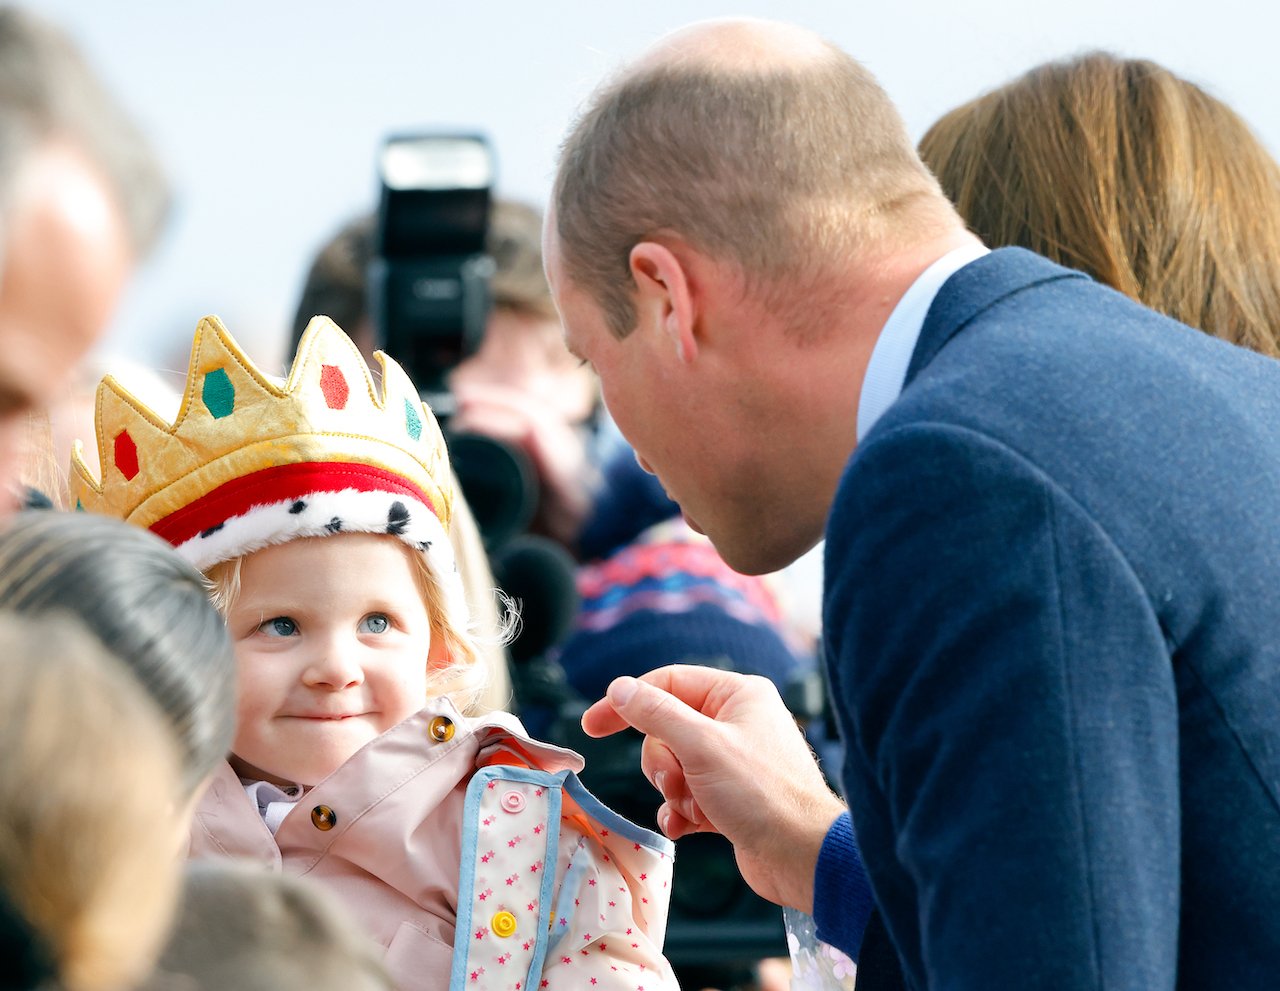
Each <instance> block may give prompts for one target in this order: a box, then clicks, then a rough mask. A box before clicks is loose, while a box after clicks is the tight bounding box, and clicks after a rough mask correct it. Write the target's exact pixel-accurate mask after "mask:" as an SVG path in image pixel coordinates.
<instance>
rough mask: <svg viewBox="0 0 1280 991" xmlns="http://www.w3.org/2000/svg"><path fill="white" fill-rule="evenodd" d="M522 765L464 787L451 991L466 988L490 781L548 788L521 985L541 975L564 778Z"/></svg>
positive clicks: (484, 771)
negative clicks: (538, 883)
mask: <svg viewBox="0 0 1280 991" xmlns="http://www.w3.org/2000/svg"><path fill="white" fill-rule="evenodd" d="M568 773H569V772H568V771H559V772H557V773H555V774H552V773H549V772H547V771H535V770H530V769H529V768H524V767H509V766H506V765H495V766H493V767H483V768H481V769H480V770H478V771H476V773H475V774H474V775H472V777H471V781H470V782H469V783H468V784H467V798H466V802H465V804H464V805H463V812H462V857H461V860H462V863H461V864H460V865H459V872H458V919H457V926H456V927H455V928H454V931H453V963H452V966H451V967H450V970H449V988H450V991H464V989H465V988H466V984H467V957H468V956H469V955H470V953H471V942H472V940H471V923H472V912H471V909H472V906H473V905H474V902H475V888H476V849H477V846H478V845H479V828H480V827H479V823H480V802H481V800H482V799H483V798H484V795H485V792H487V791H488V789H489V782H490V781H494V780H497V781H523V782H525V783H527V784H533V785H538V786H540V787H544V788H546V789H547V822H546V834H547V835H546V849H545V852H544V854H543V857H542V887H541V888H540V889H539V896H538V920H537V923H536V924H535V925H536V928H537V940H538V941H537V945H536V946H535V947H534V952H533V958H532V962H531V963H530V966H529V973H528V974H527V975H526V977H525V987H526V988H528V987H532V981H533V980H534V979H535V976H536V975H540V974H541V973H542V962H543V959H544V958H545V956H546V951H547V937H548V935H549V933H548V931H547V923H548V922H549V921H550V914H549V910H550V901H551V889H552V886H553V885H554V884H555V873H556V851H557V850H558V848H559V846H560V809H561V805H562V802H561V798H562V795H561V792H562V789H563V784H564V776H565V775H566V774H568Z"/></svg>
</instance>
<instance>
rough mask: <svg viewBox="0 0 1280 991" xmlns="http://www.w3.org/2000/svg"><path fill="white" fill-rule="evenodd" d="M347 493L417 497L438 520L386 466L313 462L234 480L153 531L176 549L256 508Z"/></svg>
mask: <svg viewBox="0 0 1280 991" xmlns="http://www.w3.org/2000/svg"><path fill="white" fill-rule="evenodd" d="M345 489H355V490H357V491H359V492H395V493H399V494H400V495H404V496H408V497H409V498H411V499H416V500H417V501H418V502H420V503H422V504H423V505H424V506H426V507H427V508H429V509H430V510H431V512H432V513H435V515H436V518H437V519H439V517H440V514H439V512H438V511H437V510H436V507H435V506H434V505H433V504H432V502H431V500H430V499H428V498H427V496H426V494H425V493H424V492H423V491H422V490H421V489H420V488H418V487H417V486H416V485H413V484H412V483H410V482H408V481H406V480H405V479H404V478H403V477H402V476H400V475H397V474H395V473H393V472H390V471H387V470H386V469H385V468H377V467H375V466H373V465H366V464H360V463H358V462H341V461H313V462H305V463H302V464H291V465H278V466H276V467H274V468H264V469H262V471H255V472H254V473H253V474H252V475H245V476H243V477H241V478H234V479H232V480H231V481H229V482H227V483H225V484H224V485H219V486H218V487H217V488H216V489H214V490H213V491H212V492H210V493H209V494H208V495H206V496H202V497H201V498H199V499H197V500H196V501H195V502H193V503H191V504H190V505H188V506H184V507H183V508H182V509H179V510H178V511H177V512H176V513H170V514H169V515H168V516H166V517H164V519H161V520H157V521H156V522H155V523H153V524H152V526H151V530H152V532H153V533H155V534H157V535H159V536H161V537H163V538H164V539H165V540H167V541H169V543H171V544H173V546H174V547H179V546H181V545H182V544H184V543H186V542H187V541H188V540H190V539H191V538H192V537H194V536H195V535H196V534H198V533H203V532H204V531H205V530H208V529H209V528H210V527H216V526H218V525H219V524H222V523H225V522H226V521H227V520H229V519H234V518H235V517H237V516H241V515H243V514H244V513H247V512H248V511H249V510H250V509H253V507H255V506H269V505H271V504H273V503H277V502H284V501H286V500H289V499H305V498H306V497H307V496H309V495H312V494H314V493H317V492H342V491H343V490H345Z"/></svg>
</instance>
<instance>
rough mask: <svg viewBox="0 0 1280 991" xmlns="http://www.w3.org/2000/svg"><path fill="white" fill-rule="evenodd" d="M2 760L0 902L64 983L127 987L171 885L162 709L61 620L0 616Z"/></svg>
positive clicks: (167, 748) (157, 928)
mask: <svg viewBox="0 0 1280 991" xmlns="http://www.w3.org/2000/svg"><path fill="white" fill-rule="evenodd" d="M0 752H2V753H3V754H4V762H3V764H0V892H2V893H3V899H4V900H5V901H7V902H8V903H9V905H11V906H12V909H13V910H14V911H15V912H16V914H17V915H18V916H19V917H20V918H21V919H22V920H23V921H24V923H25V925H26V926H27V927H28V928H29V930H30V936H31V937H32V944H31V945H32V946H38V947H41V948H43V950H44V951H45V953H46V954H47V964H51V965H52V969H53V970H55V971H56V973H57V976H58V979H59V986H62V987H66V988H68V989H71V991H98V989H101V991H108V989H111V988H117V987H122V986H130V985H131V984H132V982H133V981H136V980H137V979H139V978H140V977H142V976H143V975H144V974H145V973H146V971H147V970H148V969H149V968H150V966H151V964H152V962H153V961H154V959H155V956H156V954H157V953H158V951H159V948H160V944H161V940H162V939H163V937H164V934H165V930H166V929H167V926H168V923H169V919H170V916H171V912H172V907H173V902H174V895H175V892H176V889H177V882H178V878H179V856H178V854H179V849H178V847H179V836H180V823H179V818H180V816H179V803H178V802H177V801H176V796H177V794H178V769H177V756H176V754H175V752H174V748H173V745H172V736H171V734H170V733H169V731H168V728H167V727H166V726H165V724H164V722H163V720H162V719H161V716H160V713H159V711H158V710H157V709H156V707H155V706H154V705H153V704H152V703H151V701H150V699H149V698H147V696H146V695H145V694H144V692H143V690H142V688H141V687H140V686H139V685H138V684H137V681H136V679H135V678H134V677H132V675H131V674H130V673H129V672H128V671H127V670H126V669H125V668H124V667H123V666H122V665H121V664H120V662H119V661H117V660H116V659H115V658H113V657H112V656H110V655H109V654H108V653H107V652H106V650H105V649H104V648H103V647H102V646H101V645H100V644H99V643H97V642H96V641H95V640H94V638H92V637H91V636H89V635H88V634H87V633H86V632H84V631H83V630H81V629H79V628H78V624H76V623H74V622H73V621H72V620H71V619H70V618H69V617H62V616H57V615H50V616H48V617H46V618H44V619H43V620H40V621H38V622H36V621H33V620H32V618H31V617H28V616H23V617H17V616H14V615H13V614H11V613H4V614H0ZM166 803H168V804H166ZM11 924H12V923H11ZM6 963H7V964H12V963H13V961H9V960H6Z"/></svg>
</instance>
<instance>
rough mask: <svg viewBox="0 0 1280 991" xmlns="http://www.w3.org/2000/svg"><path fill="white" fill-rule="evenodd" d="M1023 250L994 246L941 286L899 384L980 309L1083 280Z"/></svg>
mask: <svg viewBox="0 0 1280 991" xmlns="http://www.w3.org/2000/svg"><path fill="white" fill-rule="evenodd" d="M1087 278H1088V276H1087V275H1085V274H1083V273H1082V272H1076V271H1073V270H1072V269H1069V268H1063V267H1062V266H1061V265H1055V264H1054V263H1053V262H1051V261H1049V260H1048V259H1047V258H1042V257H1041V256H1040V255H1037V254H1035V253H1034V252H1031V251H1027V250H1025V249H1024V248H1000V249H999V250H997V251H993V252H991V254H989V255H984V256H983V257H981V258H979V259H978V260H977V261H973V262H970V263H969V264H968V265H966V266H965V267H964V268H962V269H960V270H959V271H958V272H956V273H955V275H953V276H951V278H949V279H948V280H947V281H946V282H944V283H943V284H942V288H941V289H939V290H938V294H937V296H935V297H934V299H933V305H932V306H930V307H929V314H928V316H926V317H925V320H924V327H923V328H922V329H921V331H920V338H919V340H918V341H917V342H916V349H915V351H914V352H912V355H911V364H910V365H908V366H907V376H906V380H905V381H904V383H903V386H904V388H905V387H906V386H907V385H910V384H911V381H912V379H914V378H915V377H916V375H917V374H918V373H919V372H920V370H921V369H922V368H924V367H925V366H926V365H927V364H929V362H931V361H932V360H933V359H934V357H935V356H936V355H937V354H938V352H939V351H941V350H942V349H943V348H944V347H945V346H946V344H947V342H948V341H950V340H951V338H953V337H955V336H956V334H958V333H960V331H962V330H964V328H965V327H966V326H967V325H968V324H969V323H970V322H971V321H972V320H973V319H974V318H975V317H977V316H979V315H980V314H981V313H983V312H984V311H985V310H988V309H990V308H991V307H992V306H994V305H995V304H996V303H998V302H1000V301H1001V300H1002V299H1004V298H1006V297H1008V296H1011V295H1013V294H1014V293H1016V292H1020V291H1022V290H1023V289H1028V288H1030V287H1031V286H1036V285H1042V284H1043V283H1046V282H1056V281H1058V280H1059V279H1087Z"/></svg>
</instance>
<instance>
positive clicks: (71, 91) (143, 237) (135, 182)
mask: <svg viewBox="0 0 1280 991" xmlns="http://www.w3.org/2000/svg"><path fill="white" fill-rule="evenodd" d="M56 141H65V142H67V143H68V144H70V145H72V146H73V147H75V148H77V149H78V150H80V151H81V152H82V153H83V154H84V155H85V156H86V157H87V158H88V160H89V161H90V162H91V163H92V164H93V165H94V166H95V167H96V168H97V169H98V170H99V171H100V172H101V173H102V177H103V178H104V179H105V180H106V181H107V183H108V186H109V187H110V189H111V190H112V192H113V193H114V194H115V196H116V198H117V200H118V202H119V206H120V210H121V214H122V215H123V217H124V219H125V224H126V229H127V231H128V234H129V241H130V246H131V247H132V249H133V252H134V254H135V256H136V257H139V258H141V257H143V256H144V255H146V254H147V252H148V251H149V250H150V249H151V247H152V246H153V245H154V243H155V241H156V239H157V237H158V236H159V233H160V230H161V228H162V226H163V224H164V221H165V218H166V217H167V216H168V211H169V187H168V183H167V182H166V180H165V178H164V172H163V169H162V168H161V166H160V163H159V161H158V160H157V158H156V157H155V154H154V152H153V151H152V149H151V147H150V145H149V144H148V143H147V140H146V139H145V138H144V137H143V134H142V132H141V131H140V130H139V129H138V127H137V125H136V124H135V123H134V122H133V120H132V119H131V118H130V117H129V115H128V114H127V113H126V112H125V110H124V108H123V107H122V106H121V105H120V104H119V103H118V102H117V101H116V100H115V98H114V97H113V96H112V95H111V94H110V93H109V92H107V90H106V88H105V87H104V86H103V84H102V81H101V80H100V79H99V78H98V76H97V75H96V74H95V73H94V71H93V70H92V68H91V67H90V66H89V64H88V63H87V62H86V61H85V59H84V56H83V55H82V54H81V52H80V51H79V49H78V48H77V47H76V45H75V44H74V43H73V42H72V40H71V39H70V38H69V37H68V36H67V35H66V34H65V33H64V32H63V31H62V30H60V29H59V28H57V27H56V26H54V25H53V24H50V23H49V22H48V21H45V20H43V19H42V18H40V17H37V16H36V15H34V14H31V13H29V12H27V11H25V10H21V9H18V8H16V7H8V6H4V7H0V216H2V215H3V211H4V209H5V208H6V206H7V205H8V203H7V201H8V197H9V192H10V190H9V186H10V184H11V183H12V181H13V178H14V176H15V174H16V173H17V171H18V168H19V167H20V166H21V164H22V162H23V160H24V159H25V157H26V156H27V155H28V154H30V153H31V152H32V151H33V150H36V149H37V148H39V147H41V146H42V145H44V144H47V143H50V142H56ZM0 233H3V232H2V231H0Z"/></svg>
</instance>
